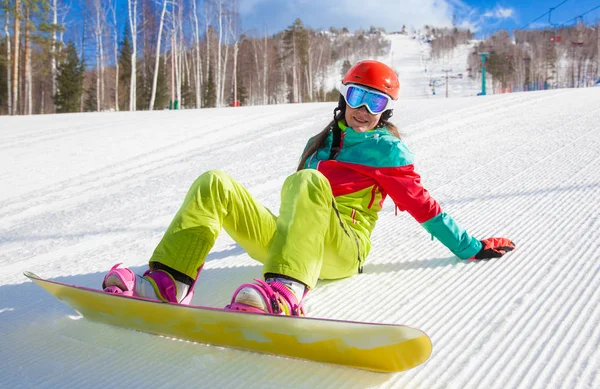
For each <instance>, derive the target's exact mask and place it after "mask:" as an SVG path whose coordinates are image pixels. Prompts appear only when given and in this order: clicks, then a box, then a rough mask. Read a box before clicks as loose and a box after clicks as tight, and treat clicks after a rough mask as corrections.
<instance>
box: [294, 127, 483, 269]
mask: <svg viewBox="0 0 600 389" xmlns="http://www.w3.org/2000/svg"><path fill="white" fill-rule="evenodd" d="M338 125H339V126H340V128H341V129H342V137H341V143H340V152H339V154H338V156H337V157H336V159H335V160H331V159H329V156H330V151H331V147H332V143H333V135H332V132H330V133H329V136H328V137H327V139H326V141H325V145H324V146H323V147H322V148H321V149H319V150H317V151H316V152H315V153H313V154H312V155H311V156H309V157H308V158H307V160H306V163H305V165H304V167H305V168H309V169H317V170H318V171H319V172H321V173H323V175H325V177H327V179H328V180H329V182H330V184H331V188H332V190H333V195H334V197H335V200H336V203H337V205H338V209H339V211H340V214H341V215H342V216H343V217H344V219H345V220H347V221H348V222H349V223H350V224H351V225H352V227H354V229H355V230H356V231H357V232H359V233H360V235H361V237H362V238H363V239H362V240H363V243H365V247H366V248H367V253H368V251H369V250H370V247H371V244H370V235H371V232H372V231H373V229H374V228H375V223H376V222H377V218H378V213H379V212H380V211H381V208H382V205H383V202H384V201H385V199H386V197H387V196H390V198H391V199H392V200H393V201H394V204H395V206H396V207H397V208H398V209H400V210H401V211H406V212H408V213H409V214H410V215H412V217H414V218H415V220H416V221H417V222H419V223H420V224H421V226H423V228H425V229H426V230H427V231H428V232H429V233H430V234H431V235H432V236H433V237H435V238H437V239H438V240H439V241H440V242H442V244H444V245H445V246H446V247H447V248H448V249H450V251H452V253H454V254H455V255H456V256H457V257H459V258H462V259H468V258H471V257H473V256H474V255H475V254H477V253H478V252H479V251H480V250H481V247H482V245H481V242H480V241H479V240H478V239H475V238H474V237H472V236H471V235H469V234H468V233H467V231H465V230H464V229H463V228H461V227H460V226H459V225H458V224H457V223H456V222H455V221H454V219H452V217H451V216H450V215H448V214H447V213H445V212H443V211H442V209H441V207H440V205H439V204H438V202H437V201H436V200H435V199H434V198H433V197H431V196H430V194H429V192H428V191H427V190H426V189H425V188H424V187H423V185H421V177H420V176H419V175H418V174H417V173H416V172H415V170H414V165H413V163H414V157H413V154H412V153H411V152H410V150H409V149H408V147H407V146H406V144H405V143H404V142H402V140H400V139H398V138H396V137H395V136H393V135H392V134H391V133H390V132H389V131H388V130H387V128H385V127H384V128H377V129H374V130H371V131H368V132H356V131H354V130H353V129H352V128H350V127H346V126H345V125H344V123H343V122H339V123H338ZM311 141H312V139H311V140H309V144H310V142H311Z"/></svg>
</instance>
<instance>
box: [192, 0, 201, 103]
mask: <svg viewBox="0 0 600 389" xmlns="http://www.w3.org/2000/svg"><path fill="white" fill-rule="evenodd" d="M196 3H197V0H192V14H191V15H192V16H191V17H192V23H191V24H192V30H193V33H194V56H195V57H194V58H195V61H194V74H195V79H194V87H195V88H194V90H195V92H196V108H200V107H202V61H201V59H200V26H199V25H198V7H197V5H196Z"/></svg>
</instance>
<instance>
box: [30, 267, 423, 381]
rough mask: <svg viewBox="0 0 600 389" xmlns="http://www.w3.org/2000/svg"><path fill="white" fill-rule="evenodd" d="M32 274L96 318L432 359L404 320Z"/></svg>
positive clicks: (289, 347) (386, 361)
mask: <svg viewBox="0 0 600 389" xmlns="http://www.w3.org/2000/svg"><path fill="white" fill-rule="evenodd" d="M24 275H25V276H26V277H28V278H29V279H31V280H32V281H33V282H34V283H36V284H37V285H39V286H40V287H42V288H43V289H44V290H46V291H47V292H48V293H50V294H51V295H53V296H54V297H56V298H58V299H59V300H62V301H63V302H64V303H66V304H67V305H68V306H70V307H71V308H72V309H74V310H75V311H77V312H78V313H79V314H80V315H82V316H83V317H85V318H87V319H88V320H91V321H94V322H99V323H105V324H110V325H114V326H118V327H123V328H127V329H133V330H137V331H142V332H147V333H150V334H155V335H162V336H166V337H171V338H178V339H183V340H188V341H192V342H197V343H204V344H208V345H215V346H221V347H228V348H234V349H241V350H248V351H254V352H259V353H266V354H272V355H276V356H282V357H290V358H299V359H304V360H310V361H315V362H321V363H330V364H336V365H342V366H349V367H353V368H359V369H365V370H372V371H378V372H399V371H404V370H408V369H411V368H413V367H415V366H418V365H420V364H422V363H424V362H425V361H426V360H427V359H428V358H429V356H430V355H431V351H432V344H431V340H430V339H429V337H428V336H427V334H425V333H424V332H422V331H420V330H418V329H415V328H412V327H408V326H404V325H396V324H381V323H364V322H354V321H344V320H331V319H319V318H310V317H297V316H295V317H290V316H276V315H267V314H256V313H245V312H231V311H226V310H224V309H218V308H211V307H202V306H192V305H178V304H172V303H165V302H160V301H155V300H148V299H144V298H139V297H130V296H123V295H117V294H110V293H105V292H104V291H102V290H97V289H90V288H85V287H81V286H76V285H70V284H65V283H62V282H57V281H52V280H46V279H43V278H41V277H38V276H37V275H35V274H33V273H30V272H25V273H24Z"/></svg>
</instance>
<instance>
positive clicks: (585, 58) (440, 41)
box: [425, 22, 600, 91]
mask: <svg viewBox="0 0 600 389" xmlns="http://www.w3.org/2000/svg"><path fill="white" fill-rule="evenodd" d="M425 34H426V36H427V40H428V41H430V42H431V49H432V56H433V57H434V58H436V59H442V60H443V58H444V57H445V56H449V55H451V54H452V51H453V50H454V49H455V48H456V47H457V46H458V45H464V44H468V45H471V46H473V49H472V52H471V55H470V56H469V57H468V59H467V61H468V66H469V69H470V76H471V77H472V78H474V79H475V78H480V77H481V73H482V59H481V54H484V53H485V54H486V57H485V66H486V72H487V74H488V75H491V79H492V81H493V82H494V83H495V84H497V87H498V88H500V89H502V90H506V91H517V90H519V91H522V90H532V89H550V88H581V87H587V86H591V85H593V84H594V83H596V82H597V81H598V80H599V79H600V55H599V53H600V22H598V23H597V24H596V25H592V26H587V25H585V24H583V23H581V22H580V23H577V24H575V25H572V26H560V27H558V28H556V29H541V30H514V31H512V33H511V32H509V31H506V30H498V31H496V32H495V33H494V34H493V35H492V36H490V37H489V38H487V39H484V40H479V41H475V40H474V39H475V38H474V35H473V34H472V33H471V32H470V31H469V30H464V29H459V28H433V27H429V26H426V27H425Z"/></svg>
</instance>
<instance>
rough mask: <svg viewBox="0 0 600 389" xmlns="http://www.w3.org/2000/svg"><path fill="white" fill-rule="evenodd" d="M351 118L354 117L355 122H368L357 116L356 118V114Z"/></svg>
mask: <svg viewBox="0 0 600 389" xmlns="http://www.w3.org/2000/svg"><path fill="white" fill-rule="evenodd" d="M353 118H354V120H356V121H357V122H359V123H360V124H365V123H368V122H369V121H368V120H362V119H359V118H357V117H356V116H353Z"/></svg>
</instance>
